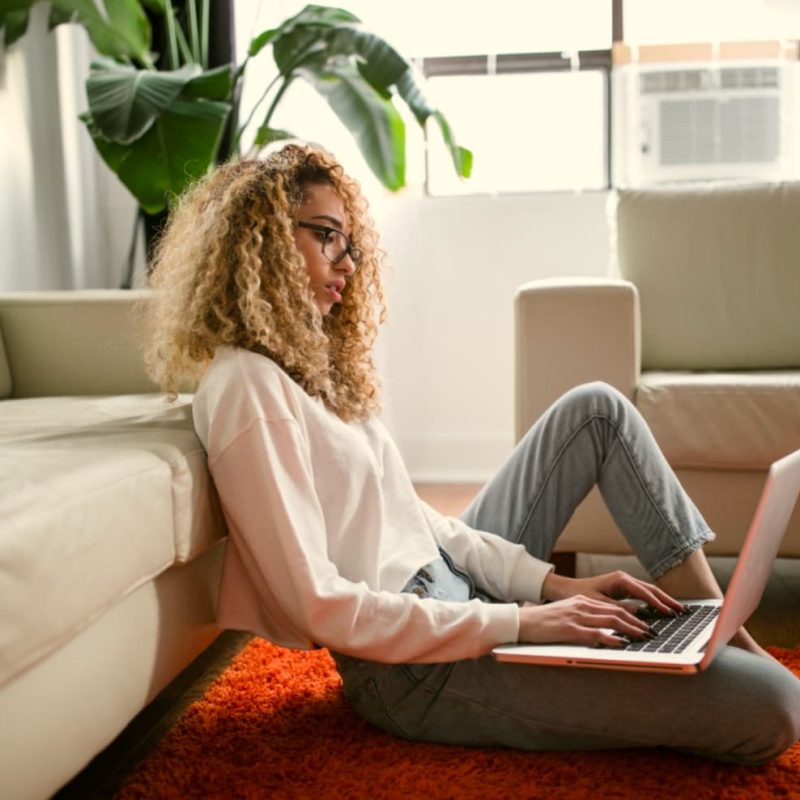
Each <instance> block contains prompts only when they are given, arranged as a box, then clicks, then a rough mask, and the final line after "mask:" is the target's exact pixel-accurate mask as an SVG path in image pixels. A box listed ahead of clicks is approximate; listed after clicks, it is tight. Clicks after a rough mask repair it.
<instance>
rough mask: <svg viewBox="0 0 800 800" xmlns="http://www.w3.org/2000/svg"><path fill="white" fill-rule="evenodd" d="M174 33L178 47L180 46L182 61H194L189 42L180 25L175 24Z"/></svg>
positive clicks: (190, 62)
mask: <svg viewBox="0 0 800 800" xmlns="http://www.w3.org/2000/svg"><path fill="white" fill-rule="evenodd" d="M175 33H176V35H177V39H178V47H179V48H180V51H181V55H182V56H183V60H184V63H186V64H192V63H196V59H195V57H194V55H193V54H192V50H191V48H190V47H189V43H188V42H187V41H186V34H185V33H184V32H183V29H182V28H181V26H180V25H176V26H175Z"/></svg>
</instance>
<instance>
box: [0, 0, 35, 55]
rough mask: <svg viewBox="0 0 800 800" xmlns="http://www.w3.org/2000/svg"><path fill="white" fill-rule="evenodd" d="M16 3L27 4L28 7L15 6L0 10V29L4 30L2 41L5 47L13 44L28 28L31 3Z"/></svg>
mask: <svg viewBox="0 0 800 800" xmlns="http://www.w3.org/2000/svg"><path fill="white" fill-rule="evenodd" d="M18 5H19V6H22V5H27V6H28V8H19V7H16V8H10V9H4V10H3V11H0V30H2V31H4V33H3V43H4V44H5V46H6V47H10V46H11V45H12V44H14V42H16V41H17V39H19V38H20V37H21V36H23V35H24V34H25V31H27V30H28V18H29V17H30V13H31V12H30V6H31V5H32V3H30V2H28V3H26V4H23V3H19V4H18Z"/></svg>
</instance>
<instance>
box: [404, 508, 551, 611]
mask: <svg viewBox="0 0 800 800" xmlns="http://www.w3.org/2000/svg"><path fill="white" fill-rule="evenodd" d="M420 503H421V504H422V508H423V511H424V513H425V516H426V517H427V519H428V521H429V522H430V524H431V526H432V527H433V530H434V531H435V534H436V537H437V539H438V541H439V544H440V545H441V546H442V547H443V548H444V549H445V550H446V551H447V553H448V555H450V556H452V558H453V559H454V560H455V561H456V563H457V564H458V565H459V566H460V567H462V568H463V569H465V570H466V571H467V572H468V573H469V574H470V576H471V577H472V579H473V580H474V581H475V583H476V585H477V586H478V587H479V588H480V589H482V590H483V591H485V592H488V593H489V594H490V595H491V596H492V597H496V598H498V599H499V600H505V601H506V602H525V601H528V602H533V603H541V602H542V584H543V583H544V579H545V578H546V577H547V576H548V575H549V574H550V573H551V572H552V571H553V570H554V569H555V567H554V566H553V565H552V564H548V563H547V562H545V561H540V560H539V559H538V558H534V557H533V556H532V555H530V553H528V551H527V550H526V549H525V547H524V546H523V545H521V544H514V543H513V542H509V541H508V540H506V539H503V537H502V536H498V535H497V534H494V533H489V532H487V531H480V530H475V529H473V528H470V527H469V526H468V525H466V524H465V523H464V522H462V521H461V520H460V519H457V518H455V517H445V516H443V515H442V514H440V513H439V512H438V511H436V510H435V509H433V508H431V506H429V505H428V504H427V503H425V502H424V501H423V500H420Z"/></svg>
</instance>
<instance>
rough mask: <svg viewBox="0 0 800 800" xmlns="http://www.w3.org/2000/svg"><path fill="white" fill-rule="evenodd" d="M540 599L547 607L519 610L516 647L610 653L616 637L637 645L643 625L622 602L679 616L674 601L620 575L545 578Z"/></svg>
mask: <svg viewBox="0 0 800 800" xmlns="http://www.w3.org/2000/svg"><path fill="white" fill-rule="evenodd" d="M542 598H543V599H545V600H551V601H553V602H550V603H546V604H544V605H540V606H535V605H530V606H524V607H523V608H521V609H520V629H519V640H520V641H521V642H537V643H545V642H568V643H572V644H586V645H598V644H603V645H607V646H610V647H616V646H619V645H621V644H622V643H623V639H622V638H621V636H620V635H617V634H621V635H624V636H628V637H630V638H632V639H641V638H644V637H647V636H649V635H651V634H650V627H649V625H648V624H647V623H646V622H644V621H643V620H641V619H639V618H638V617H636V616H635V615H634V614H633V613H632V612H631V611H630V609H629V608H628V607H626V605H625V603H624V600H625V599H630V598H634V599H637V600H643V601H644V602H646V603H648V604H649V605H651V606H653V607H654V608H656V609H658V610H659V611H661V612H662V613H664V614H676V613H678V612H680V611H682V610H683V606H682V605H681V603H679V602H678V601H677V600H675V599H673V598H672V597H670V596H669V595H668V594H667V593H666V592H663V591H661V589H659V588H658V587H657V586H653V585H652V584H649V583H646V582H645V581H640V580H638V579H636V578H634V577H633V576H631V575H628V574H627V573H625V572H612V573H609V574H607V575H597V576H594V577H591V578H565V577H564V576H562V575H555V574H554V573H551V574H550V575H548V576H547V578H546V579H545V582H544V585H543V586H542Z"/></svg>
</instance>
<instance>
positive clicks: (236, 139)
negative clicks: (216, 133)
mask: <svg viewBox="0 0 800 800" xmlns="http://www.w3.org/2000/svg"><path fill="white" fill-rule="evenodd" d="M282 77H283V73H278V74H277V75H276V76H275V77H274V78H273V79H272V80H271V81H270V82H269V84H268V85H267V88H266V89H264V91H263V92H262V93H261V97H259V98H258V100H257V101H256V104H255V105H254V106H253V108H252V109H251V110H250V113H249V114H248V115H247V119H246V120H245V121H244V123H243V124H242V125H241V126H240V127H239V130H238V131H237V132H236V136H235V137H234V140H233V149H234V150H235V149H236V148H237V147H238V146H239V140H240V139H241V138H242V134H243V133H244V129H245V128H246V127H247V126H248V125H249V124H250V123H251V122H252V121H253V117H254V116H255V115H256V111H257V110H258V107H259V106H260V105H261V104H262V103H263V102H264V98H266V96H267V95H268V94H269V92H270V90H271V89H272V87H273V86H274V85H275V84H276V83H277V82H278V81H279V80H280V79H281V78H282Z"/></svg>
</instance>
